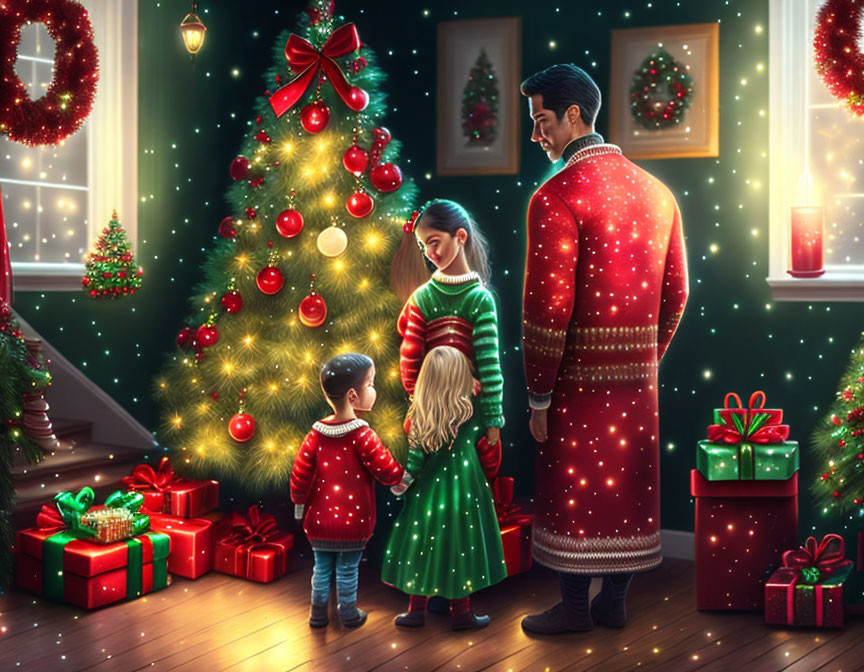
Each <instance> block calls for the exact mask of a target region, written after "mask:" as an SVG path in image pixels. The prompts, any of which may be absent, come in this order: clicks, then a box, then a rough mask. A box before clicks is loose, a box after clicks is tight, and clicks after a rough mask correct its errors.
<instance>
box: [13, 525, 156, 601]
mask: <svg viewBox="0 0 864 672" xmlns="http://www.w3.org/2000/svg"><path fill="white" fill-rule="evenodd" d="M16 536H17V542H16V556H17V561H16V571H15V582H16V584H17V585H19V586H20V587H22V588H25V589H26V590H30V591H33V592H34V593H39V594H41V595H45V597H48V598H50V599H53V600H57V601H59V602H68V603H70V604H74V605H77V606H79V607H83V608H85V609H96V608H98V607H104V606H105V605H108V604H111V603H113V602H119V601H120V600H131V599H135V598H136V597H139V596H141V595H145V594H147V593H151V592H153V591H154V590H160V589H162V588H165V587H166V586H167V585H168V572H167V559H168V552H169V548H170V540H169V539H168V537H167V536H165V535H164V534H158V533H153V532H148V533H146V534H142V535H140V536H138V537H135V538H133V539H128V540H126V541H119V542H116V543H113V544H95V543H92V542H90V541H84V540H81V539H76V538H74V537H72V536H71V535H70V534H69V533H67V532H66V531H60V532H58V531H57V530H56V529H38V528H32V529H29V530H24V531H21V532H18V533H17V535H16Z"/></svg>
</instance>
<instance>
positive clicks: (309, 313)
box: [297, 289, 327, 328]
mask: <svg viewBox="0 0 864 672" xmlns="http://www.w3.org/2000/svg"><path fill="white" fill-rule="evenodd" d="M297 315H298V317H299V318H300V322H301V323H302V324H303V325H304V326H306V327H312V328H314V327H320V326H321V325H322V324H324V320H326V319H327V303H326V302H325V301H324V299H322V298H321V296H320V295H319V294H318V293H317V292H316V291H315V290H314V289H313V290H312V291H311V292H309V295H308V296H307V297H306V298H305V299H303V300H302V301H301V302H300V309H299V310H298V311H297Z"/></svg>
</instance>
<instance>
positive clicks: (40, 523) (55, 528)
mask: <svg viewBox="0 0 864 672" xmlns="http://www.w3.org/2000/svg"><path fill="white" fill-rule="evenodd" d="M36 527H38V528H39V529H40V530H45V531H46V532H62V531H63V530H65V529H66V528H67V527H68V526H67V525H66V521H64V520H63V516H61V515H60V512H59V511H58V510H57V505H56V504H54V503H51V504H43V505H42V510H41V511H40V512H39V513H38V514H37V516H36Z"/></svg>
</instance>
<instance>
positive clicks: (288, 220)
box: [276, 208, 303, 238]
mask: <svg viewBox="0 0 864 672" xmlns="http://www.w3.org/2000/svg"><path fill="white" fill-rule="evenodd" d="M302 230H303V215H301V214H300V212H299V211H297V210H294V209H293V208H288V209H287V210H283V211H282V212H280V213H279V215H278V216H277V217H276V231H278V232H279V234H280V235H282V236H285V237H286V238H293V237H294V236H296V235H298V234H299V233H300V232H301V231H302Z"/></svg>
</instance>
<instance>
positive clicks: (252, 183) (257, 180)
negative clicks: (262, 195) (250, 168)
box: [249, 175, 264, 189]
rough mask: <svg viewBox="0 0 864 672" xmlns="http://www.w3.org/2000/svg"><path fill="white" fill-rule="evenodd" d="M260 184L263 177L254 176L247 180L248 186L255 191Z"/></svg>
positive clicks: (262, 181) (262, 182)
mask: <svg viewBox="0 0 864 672" xmlns="http://www.w3.org/2000/svg"><path fill="white" fill-rule="evenodd" d="M262 184H264V176H263V175H256V176H255V177H251V178H249V186H250V187H252V188H253V189H257V188H258V187H260V186H261V185H262Z"/></svg>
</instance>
